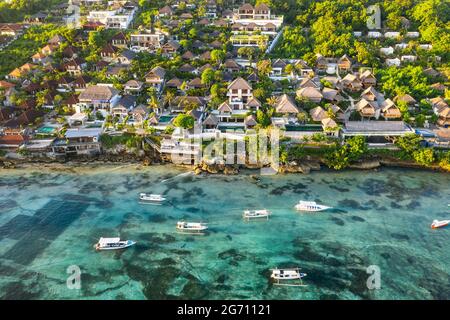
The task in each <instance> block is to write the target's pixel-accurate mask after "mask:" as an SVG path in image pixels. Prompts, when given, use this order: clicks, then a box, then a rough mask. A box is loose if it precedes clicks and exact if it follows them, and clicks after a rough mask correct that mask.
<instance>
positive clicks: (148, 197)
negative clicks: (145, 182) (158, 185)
mask: <svg viewBox="0 0 450 320" xmlns="http://www.w3.org/2000/svg"><path fill="white" fill-rule="evenodd" d="M139 200H141V201H144V202H150V203H161V202H163V201H165V200H166V198H164V197H163V196H162V195H160V194H149V193H140V194H139Z"/></svg>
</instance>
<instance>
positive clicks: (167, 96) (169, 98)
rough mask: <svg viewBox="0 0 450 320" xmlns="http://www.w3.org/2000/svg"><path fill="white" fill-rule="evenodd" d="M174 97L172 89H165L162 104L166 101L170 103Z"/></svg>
mask: <svg viewBox="0 0 450 320" xmlns="http://www.w3.org/2000/svg"><path fill="white" fill-rule="evenodd" d="M174 98H175V93H173V91H170V90H167V91H166V94H165V95H164V105H165V104H166V103H167V104H169V105H170V104H171V103H172V101H173V99H174Z"/></svg>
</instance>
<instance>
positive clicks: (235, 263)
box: [228, 259, 239, 267]
mask: <svg viewBox="0 0 450 320" xmlns="http://www.w3.org/2000/svg"><path fill="white" fill-rule="evenodd" d="M228 264H229V265H230V266H233V267H238V266H239V262H238V261H237V260H234V259H231V260H230V261H228Z"/></svg>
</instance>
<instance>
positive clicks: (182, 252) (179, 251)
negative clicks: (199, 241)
mask: <svg viewBox="0 0 450 320" xmlns="http://www.w3.org/2000/svg"><path fill="white" fill-rule="evenodd" d="M170 252H172V253H174V254H179V255H184V256H186V255H189V254H191V252H190V251H188V250H180V249H170Z"/></svg>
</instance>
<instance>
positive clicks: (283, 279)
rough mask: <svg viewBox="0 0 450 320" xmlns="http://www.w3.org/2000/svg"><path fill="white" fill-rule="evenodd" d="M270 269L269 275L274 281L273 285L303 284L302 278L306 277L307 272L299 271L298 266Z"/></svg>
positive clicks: (294, 285)
mask: <svg viewBox="0 0 450 320" xmlns="http://www.w3.org/2000/svg"><path fill="white" fill-rule="evenodd" d="M271 271H272V274H271V275H270V278H272V279H273V280H275V281H276V283H275V285H280V286H293V287H300V286H305V285H304V284H303V281H302V278H304V277H306V275H307V274H306V273H302V272H300V268H288V269H279V268H275V269H272V270H271ZM295 280H296V281H295ZM293 281H295V282H293Z"/></svg>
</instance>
